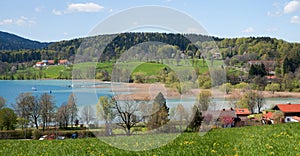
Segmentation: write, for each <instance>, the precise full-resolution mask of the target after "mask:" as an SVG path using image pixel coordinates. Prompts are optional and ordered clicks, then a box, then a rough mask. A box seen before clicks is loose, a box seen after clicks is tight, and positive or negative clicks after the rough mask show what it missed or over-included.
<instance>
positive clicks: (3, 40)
mask: <svg viewBox="0 0 300 156" xmlns="http://www.w3.org/2000/svg"><path fill="white" fill-rule="evenodd" d="M48 45H49V43H42V42H38V41H32V40H29V39H26V38H23V37H20V36H17V35H14V34H10V33H7V32H2V31H0V51H1V50H20V49H42V48H46V47H47V46H48Z"/></svg>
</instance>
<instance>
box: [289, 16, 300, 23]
mask: <svg viewBox="0 0 300 156" xmlns="http://www.w3.org/2000/svg"><path fill="white" fill-rule="evenodd" d="M290 22H291V23H293V24H300V17H299V16H293V17H292V18H291V20H290Z"/></svg>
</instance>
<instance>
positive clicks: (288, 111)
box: [273, 103, 300, 122]
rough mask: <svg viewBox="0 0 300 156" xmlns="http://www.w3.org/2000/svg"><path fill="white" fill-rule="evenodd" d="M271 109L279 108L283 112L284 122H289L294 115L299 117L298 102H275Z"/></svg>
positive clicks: (299, 106) (299, 108)
mask: <svg viewBox="0 0 300 156" xmlns="http://www.w3.org/2000/svg"><path fill="white" fill-rule="evenodd" d="M273 110H280V111H281V112H282V113H283V114H284V118H285V119H284V120H285V122H291V121H292V119H293V118H294V117H300V104H291V103H288V104H277V105H276V106H275V107H274V108H273ZM297 119H298V118H297Z"/></svg>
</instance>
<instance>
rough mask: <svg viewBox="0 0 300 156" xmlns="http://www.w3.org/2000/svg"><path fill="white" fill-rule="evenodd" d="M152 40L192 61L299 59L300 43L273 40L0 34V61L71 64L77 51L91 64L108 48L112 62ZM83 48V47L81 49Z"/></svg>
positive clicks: (163, 34)
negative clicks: (47, 39) (53, 38)
mask: <svg viewBox="0 0 300 156" xmlns="http://www.w3.org/2000/svg"><path fill="white" fill-rule="evenodd" d="M2 40H5V41H2ZM86 41H88V42H86ZM149 41H156V42H161V43H165V44H169V45H171V47H161V48H171V50H172V51H173V52H172V53H173V54H175V55H170V56H172V57H175V56H176V55H177V54H176V53H184V54H185V55H186V56H188V57H189V58H200V57H201V55H202V54H203V52H209V53H211V54H214V53H220V54H221V55H222V58H223V59H226V58H229V59H231V58H236V59H237V60H242V61H244V62H246V61H248V60H257V59H259V60H260V59H262V60H278V61H280V60H281V61H282V60H284V59H285V58H288V59H296V58H295V56H296V55H297V56H298V54H299V52H300V43H289V42H286V41H284V40H280V39H276V38H270V37H244V38H217V37H209V36H204V35H196V34H167V33H145V32H144V33H121V34H114V35H99V36H93V37H87V38H79V39H73V40H66V41H58V42H53V43H49V44H48V43H40V42H35V41H31V40H28V39H24V38H21V37H18V36H16V35H12V34H8V33H3V32H0V62H7V63H21V62H35V61H38V60H42V59H54V58H57V59H68V60H70V61H72V60H74V56H75V54H76V53H77V52H78V49H80V51H81V52H83V54H81V57H83V58H82V60H84V61H90V59H91V58H96V57H97V56H96V55H95V54H94V52H95V50H93V49H92V48H96V49H99V47H101V48H103V47H105V48H104V49H103V50H104V51H103V54H105V55H102V56H105V57H102V56H101V57H102V59H103V58H104V59H105V60H109V59H112V58H118V56H120V55H121V54H122V53H123V52H125V51H126V50H128V49H129V48H131V47H134V46H135V45H137V44H140V43H144V42H149ZM81 45H83V46H82V47H80V46H81ZM95 45H97V47H95ZM215 46H217V47H218V48H219V50H218V51H216V49H215V48H213V47H215ZM79 47H80V48H79ZM27 48H28V49H27ZM148 48H149V49H144V50H145V51H151V49H152V50H153V49H154V50H155V48H153V47H148ZM1 49H2V50H1ZM3 49H6V50H3ZM156 50H157V51H158V50H159V47H156ZM169 50H170V49H169ZM161 51H164V50H161ZM91 56H92V57H91ZM297 59H298V58H297ZM299 63H300V62H299Z"/></svg>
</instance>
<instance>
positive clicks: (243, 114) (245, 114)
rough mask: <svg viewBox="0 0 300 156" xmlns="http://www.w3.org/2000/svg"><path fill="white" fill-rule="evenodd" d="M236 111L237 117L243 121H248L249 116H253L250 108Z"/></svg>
mask: <svg viewBox="0 0 300 156" xmlns="http://www.w3.org/2000/svg"><path fill="white" fill-rule="evenodd" d="M234 110H235V114H236V116H237V117H239V118H240V119H241V120H247V119H248V115H250V114H251V112H250V111H249V109H248V108H236V109H234Z"/></svg>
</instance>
